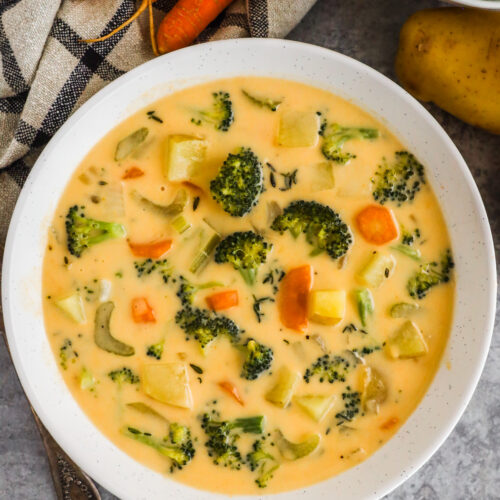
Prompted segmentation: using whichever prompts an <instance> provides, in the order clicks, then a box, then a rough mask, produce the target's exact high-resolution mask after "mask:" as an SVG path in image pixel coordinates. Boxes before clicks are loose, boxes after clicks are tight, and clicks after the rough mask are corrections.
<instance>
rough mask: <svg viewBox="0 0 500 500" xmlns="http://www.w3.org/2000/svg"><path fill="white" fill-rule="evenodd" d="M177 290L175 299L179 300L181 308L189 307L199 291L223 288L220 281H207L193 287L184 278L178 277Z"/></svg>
mask: <svg viewBox="0 0 500 500" xmlns="http://www.w3.org/2000/svg"><path fill="white" fill-rule="evenodd" d="M179 282H180V284H179V289H178V290H177V297H179V299H180V300H181V303H182V305H183V306H190V305H191V304H192V303H193V301H194V296H195V295H196V294H197V293H198V292H199V291H200V290H204V289H206V288H214V287H218V286H224V284H223V283H221V282H220V281H208V282H207V283H201V284H199V285H195V284H193V283H190V282H189V281H188V280H187V279H186V278H184V276H179Z"/></svg>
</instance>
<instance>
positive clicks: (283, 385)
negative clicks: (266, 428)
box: [266, 366, 301, 408]
mask: <svg viewBox="0 0 500 500" xmlns="http://www.w3.org/2000/svg"><path fill="white" fill-rule="evenodd" d="M300 378H301V377H300V374H299V373H298V372H296V371H292V370H290V368H288V367H287V366H283V367H281V369H280V370H279V371H278V373H277V374H276V381H275V383H274V385H273V386H272V387H271V389H270V390H269V391H268V392H267V394H266V399H267V400H268V401H269V402H270V403H273V404H275V405H276V406H279V407H280V408H285V407H287V406H288V405H289V404H290V400H291V399H292V396H293V393H294V391H295V388H296V387H297V384H298V383H299V380H300Z"/></svg>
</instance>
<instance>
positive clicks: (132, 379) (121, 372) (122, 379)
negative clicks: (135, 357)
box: [108, 366, 140, 385]
mask: <svg viewBox="0 0 500 500" xmlns="http://www.w3.org/2000/svg"><path fill="white" fill-rule="evenodd" d="M108 377H109V378H110V379H111V380H112V381H113V382H116V383H117V384H118V385H122V384H125V383H127V384H138V383H139V380H140V379H139V375H137V374H135V373H134V372H133V371H132V370H131V369H130V368H128V367H126V366H124V367H123V368H119V369H117V370H112V371H110V372H109V373H108Z"/></svg>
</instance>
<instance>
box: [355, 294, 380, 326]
mask: <svg viewBox="0 0 500 500" xmlns="http://www.w3.org/2000/svg"><path fill="white" fill-rule="evenodd" d="M354 295H355V297H356V305H357V306H358V314H359V318H360V320H361V324H362V325H363V326H366V323H367V320H368V316H370V315H371V314H373V311H374V310H375V304H374V302H373V295H372V292H370V290H368V288H362V289H360V290H356V291H355V292H354Z"/></svg>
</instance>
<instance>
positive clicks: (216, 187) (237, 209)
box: [210, 148, 264, 217]
mask: <svg viewBox="0 0 500 500" xmlns="http://www.w3.org/2000/svg"><path fill="white" fill-rule="evenodd" d="M263 183H264V178H263V173H262V165H261V163H260V161H259V159H258V158H257V156H255V154H254V153H253V152H252V150H251V149H248V148H241V149H240V150H239V151H238V152H237V153H236V154H229V155H228V157H227V159H226V161H225V162H224V163H223V164H222V167H221V168H220V170H219V173H218V174H217V176H216V177H215V178H214V179H212V181H211V182H210V192H211V193H212V197H213V199H214V200H215V201H216V202H217V203H219V204H220V206H221V207H222V209H223V210H224V211H225V212H227V213H228V214H229V215H232V216H233V217H243V215H245V214H247V213H248V212H250V210H252V208H253V207H254V206H255V205H256V204H257V201H258V199H259V196H260V193H261V192H262V187H263Z"/></svg>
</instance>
